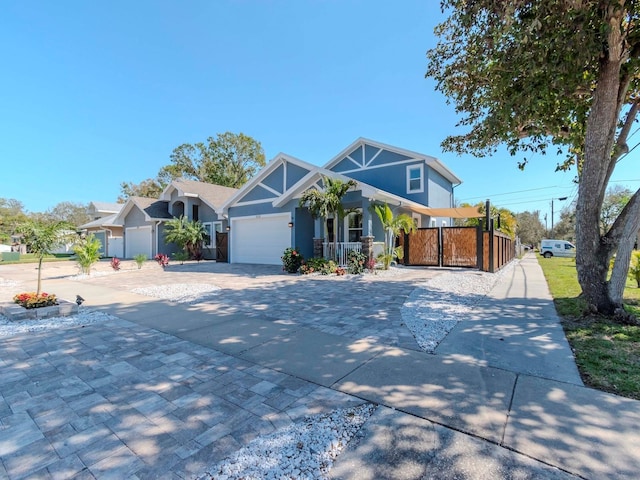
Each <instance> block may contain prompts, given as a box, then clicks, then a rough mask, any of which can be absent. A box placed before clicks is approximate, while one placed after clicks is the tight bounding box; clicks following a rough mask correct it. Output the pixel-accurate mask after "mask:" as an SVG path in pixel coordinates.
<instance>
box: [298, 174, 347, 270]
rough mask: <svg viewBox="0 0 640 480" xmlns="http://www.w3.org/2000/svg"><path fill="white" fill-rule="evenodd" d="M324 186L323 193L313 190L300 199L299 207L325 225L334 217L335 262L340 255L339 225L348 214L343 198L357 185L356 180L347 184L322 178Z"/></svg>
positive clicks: (329, 178) (333, 179)
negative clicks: (320, 219)
mask: <svg viewBox="0 0 640 480" xmlns="http://www.w3.org/2000/svg"><path fill="white" fill-rule="evenodd" d="M322 184H323V185H324V190H323V191H320V190H316V189H315V188H311V189H309V190H307V191H306V192H304V193H303V194H302V197H300V202H299V206H300V207H307V208H308V209H309V212H310V213H311V216H312V217H313V218H323V219H324V221H325V223H326V221H327V220H328V219H329V216H331V215H333V219H334V232H333V260H334V261H335V260H337V255H338V225H339V224H340V220H341V219H342V218H344V216H345V214H346V213H347V211H345V209H344V206H343V205H342V198H343V197H344V196H345V195H346V194H347V192H348V191H349V190H350V189H351V188H355V187H356V186H357V183H356V181H355V180H349V181H347V182H345V181H342V180H340V179H338V178H331V177H322Z"/></svg>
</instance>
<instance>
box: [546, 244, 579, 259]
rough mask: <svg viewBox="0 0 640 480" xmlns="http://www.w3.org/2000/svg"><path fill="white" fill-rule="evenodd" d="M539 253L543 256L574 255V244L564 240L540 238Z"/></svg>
mask: <svg viewBox="0 0 640 480" xmlns="http://www.w3.org/2000/svg"><path fill="white" fill-rule="evenodd" d="M540 254H541V255H542V256H543V257H544V258H551V257H554V256H555V257H575V256H576V246H575V245H574V244H573V243H571V242H567V241H566V240H542V241H541V242H540Z"/></svg>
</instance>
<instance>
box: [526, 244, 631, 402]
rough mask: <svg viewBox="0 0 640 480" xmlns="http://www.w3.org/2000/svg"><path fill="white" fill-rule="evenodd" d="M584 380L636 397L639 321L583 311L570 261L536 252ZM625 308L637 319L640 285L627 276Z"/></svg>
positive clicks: (572, 264) (602, 388) (569, 259)
mask: <svg viewBox="0 0 640 480" xmlns="http://www.w3.org/2000/svg"><path fill="white" fill-rule="evenodd" d="M538 263H539V264H540V266H541V267H542V270H543V272H544V275H545V277H546V279H547V283H548V284H549V290H550V291H551V295H552V296H553V299H554V302H555V304H556V310H557V311H558V314H559V315H560V316H561V318H562V326H563V328H564V331H565V334H566V336H567V340H569V343H570V344H571V347H572V348H573V351H574V353H575V357H576V363H577V364H578V369H579V370H580V375H581V376H582V380H583V381H584V383H585V385H588V386H590V387H593V388H597V389H599V390H604V391H606V392H611V393H616V394H618V395H622V396H625V397H629V398H635V399H637V400H640V326H629V325H620V324H618V323H615V322H613V321H611V320H609V319H607V318H604V317H601V316H597V315H584V312H585V302H584V301H583V300H582V299H581V298H579V295H580V293H581V289H580V285H579V284H578V279H577V274H576V265H575V260H574V259H572V258H558V257H553V258H542V257H540V256H539V257H538ZM624 304H625V308H626V309H627V311H629V312H632V313H634V314H635V315H636V316H637V317H638V318H639V319H640V288H638V287H637V284H636V282H635V281H633V282H632V281H631V280H628V281H627V285H626V287H625V291H624Z"/></svg>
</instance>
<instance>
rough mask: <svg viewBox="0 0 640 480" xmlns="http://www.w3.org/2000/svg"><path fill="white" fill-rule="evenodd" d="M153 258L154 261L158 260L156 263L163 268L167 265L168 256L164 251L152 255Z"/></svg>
mask: <svg viewBox="0 0 640 480" xmlns="http://www.w3.org/2000/svg"><path fill="white" fill-rule="evenodd" d="M153 259H154V260H155V261H156V262H158V265H160V266H161V267H162V268H164V267H166V266H167V265H169V257H168V256H167V255H165V254H164V253H159V254H157V255H156V256H155V257H153Z"/></svg>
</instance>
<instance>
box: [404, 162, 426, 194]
mask: <svg viewBox="0 0 640 480" xmlns="http://www.w3.org/2000/svg"><path fill="white" fill-rule="evenodd" d="M422 192H424V165H423V164H420V165H408V166H407V193H422Z"/></svg>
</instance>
